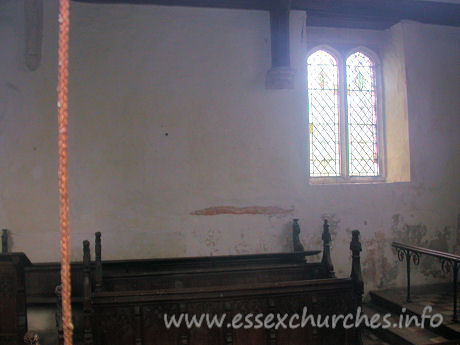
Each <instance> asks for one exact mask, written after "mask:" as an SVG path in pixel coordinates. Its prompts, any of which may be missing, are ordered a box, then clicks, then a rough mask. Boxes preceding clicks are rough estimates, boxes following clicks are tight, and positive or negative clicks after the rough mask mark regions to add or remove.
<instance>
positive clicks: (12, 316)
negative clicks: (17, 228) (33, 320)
mask: <svg viewBox="0 0 460 345" xmlns="http://www.w3.org/2000/svg"><path fill="white" fill-rule="evenodd" d="M7 236H8V235H7V231H6V230H3V233H2V253H1V254H0V345H19V344H21V345H22V344H24V335H25V333H26V332H27V309H26V305H27V303H26V288H25V271H24V270H25V267H27V266H29V265H31V263H30V261H29V259H28V258H27V256H26V255H25V254H24V253H10V252H8V241H7Z"/></svg>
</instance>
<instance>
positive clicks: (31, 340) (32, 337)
mask: <svg viewBox="0 0 460 345" xmlns="http://www.w3.org/2000/svg"><path fill="white" fill-rule="evenodd" d="M39 341H40V337H39V336H38V334H37V333H35V332H31V331H29V332H27V333H26V334H25V335H24V342H25V343H26V344H30V345H40V342H39Z"/></svg>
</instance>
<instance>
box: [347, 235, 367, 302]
mask: <svg viewBox="0 0 460 345" xmlns="http://www.w3.org/2000/svg"><path fill="white" fill-rule="evenodd" d="M351 234H352V239H351V243H350V250H351V253H352V266H351V279H352V280H353V282H354V285H355V289H356V292H357V293H359V294H360V295H362V294H363V293H364V282H363V276H362V273H361V251H362V246H361V242H360V241H359V235H360V232H359V230H353V231H352V232H351Z"/></svg>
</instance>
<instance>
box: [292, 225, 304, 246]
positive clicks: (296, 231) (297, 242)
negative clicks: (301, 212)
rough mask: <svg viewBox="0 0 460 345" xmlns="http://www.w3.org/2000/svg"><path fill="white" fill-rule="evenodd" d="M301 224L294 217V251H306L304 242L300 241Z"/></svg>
mask: <svg viewBox="0 0 460 345" xmlns="http://www.w3.org/2000/svg"><path fill="white" fill-rule="evenodd" d="M299 235H300V225H299V220H298V219H297V218H294V219H293V220H292V242H293V245H294V252H303V251H305V249H304V247H303V245H302V243H301V242H300V238H299Z"/></svg>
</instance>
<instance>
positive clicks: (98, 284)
mask: <svg viewBox="0 0 460 345" xmlns="http://www.w3.org/2000/svg"><path fill="white" fill-rule="evenodd" d="M95 237H96V240H95V243H96V244H95V250H94V251H95V255H96V262H95V272H94V284H95V290H96V291H101V290H102V244H101V233H100V232H99V231H98V232H96V233H95Z"/></svg>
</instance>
